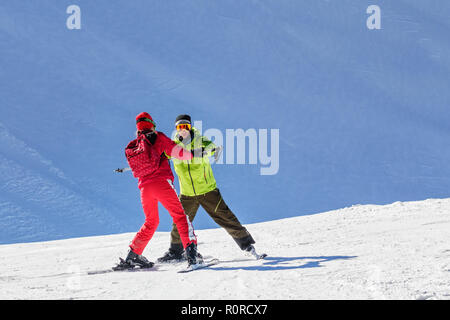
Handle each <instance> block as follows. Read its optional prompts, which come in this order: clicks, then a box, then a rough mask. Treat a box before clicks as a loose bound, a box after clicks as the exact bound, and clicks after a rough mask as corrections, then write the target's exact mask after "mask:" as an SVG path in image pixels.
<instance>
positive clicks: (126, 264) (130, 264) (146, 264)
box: [113, 249, 154, 271]
mask: <svg viewBox="0 0 450 320" xmlns="http://www.w3.org/2000/svg"><path fill="white" fill-rule="evenodd" d="M153 265H154V263H153V262H150V261H148V260H147V258H145V257H144V256H142V255H138V254H137V253H134V252H133V250H131V249H130V251H128V255H127V257H126V258H125V260H123V259H122V258H120V263H119V264H118V265H117V266H115V267H113V270H116V271H117V270H125V269H133V268H135V267H139V268H141V269H144V268H151V267H153Z"/></svg>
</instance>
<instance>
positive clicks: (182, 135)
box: [178, 129, 189, 139]
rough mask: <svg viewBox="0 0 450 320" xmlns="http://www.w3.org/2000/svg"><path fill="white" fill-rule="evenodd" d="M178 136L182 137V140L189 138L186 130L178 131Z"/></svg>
mask: <svg viewBox="0 0 450 320" xmlns="http://www.w3.org/2000/svg"><path fill="white" fill-rule="evenodd" d="M178 134H179V135H180V136H181V137H183V139H184V138H187V137H188V136H189V131H188V130H186V129H181V130H178Z"/></svg>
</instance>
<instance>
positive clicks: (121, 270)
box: [87, 268, 156, 275]
mask: <svg viewBox="0 0 450 320" xmlns="http://www.w3.org/2000/svg"><path fill="white" fill-rule="evenodd" d="M143 271H156V269H154V268H131V269H118V270H114V269H113V268H110V269H104V270H93V271H88V272H87V274H88V275H95V274H103V273H110V272H143Z"/></svg>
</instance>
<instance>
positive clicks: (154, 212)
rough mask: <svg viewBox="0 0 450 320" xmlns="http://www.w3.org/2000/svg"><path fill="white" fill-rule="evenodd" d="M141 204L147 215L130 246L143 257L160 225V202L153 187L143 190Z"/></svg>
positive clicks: (145, 187)
mask: <svg viewBox="0 0 450 320" xmlns="http://www.w3.org/2000/svg"><path fill="white" fill-rule="evenodd" d="M141 203H142V208H143V210H144V214H145V222H144V224H143V225H142V227H141V229H140V230H139V231H138V233H137V234H136V236H135V237H134V239H133V241H132V242H131V244H130V248H131V250H132V251H133V252H134V253H136V254H138V255H141V254H142V252H143V251H144V249H145V247H146V246H147V244H148V242H149V241H150V239H151V238H152V237H153V235H154V233H155V231H156V229H157V228H158V224H159V215H158V201H157V199H156V198H155V196H154V194H153V188H152V187H151V185H149V186H143V187H142V189H141Z"/></svg>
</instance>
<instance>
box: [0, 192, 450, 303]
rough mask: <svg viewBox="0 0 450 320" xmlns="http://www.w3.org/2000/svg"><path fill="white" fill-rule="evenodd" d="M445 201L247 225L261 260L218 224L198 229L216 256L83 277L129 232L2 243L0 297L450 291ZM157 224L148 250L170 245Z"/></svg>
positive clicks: (115, 252) (153, 254)
mask: <svg viewBox="0 0 450 320" xmlns="http://www.w3.org/2000/svg"><path fill="white" fill-rule="evenodd" d="M449 209H450V199H428V200H425V201H416V202H396V203H393V204H390V205H385V206H378V205H357V206H352V207H349V208H344V209H340V210H334V211H330V212H325V213H321V214H315V215H309V216H301V217H295V218H288V219H282V220H275V221H270V222H264V223H258V224H251V225H247V228H248V230H249V231H250V232H251V233H252V235H253V237H254V238H255V239H256V241H257V244H256V249H257V251H258V252H259V253H263V252H265V253H267V254H268V255H269V256H268V257H267V258H266V259H265V260H260V261H256V260H253V259H251V258H250V257H247V256H246V255H244V254H243V252H242V251H240V250H239V249H238V247H237V246H236V244H235V243H234V241H233V240H232V239H231V238H230V237H229V235H228V234H227V233H226V232H225V231H224V230H223V229H208V230H197V231H196V233H197V236H198V240H199V251H200V252H201V253H202V254H203V255H204V256H205V257H207V258H211V257H216V258H219V259H220V260H221V262H220V263H219V264H217V265H215V266H212V267H210V268H208V269H203V270H198V271H194V272H191V273H187V274H179V273H177V272H176V271H178V270H179V269H180V268H183V267H185V264H184V263H178V264H167V265H161V264H159V265H158V264H157V265H156V267H155V268H154V269H153V270H149V271H144V272H116V273H114V272H113V273H105V274H96V275H88V274H87V272H88V271H96V270H103V269H107V268H109V267H111V266H113V265H114V264H115V263H116V262H118V260H119V259H118V258H119V256H122V257H124V255H125V254H126V252H127V246H128V243H129V241H130V240H131V239H132V237H133V236H134V233H127V234H118V235H107V236H97V237H85V238H76V239H66V240H58V241H49V242H36V243H22V244H11V245H2V246H0V287H1V290H0V298H1V299H174V300H178V299H231V300H234V299H239V300H245V299H289V300H291V299H444V300H447V299H450V242H449V240H450V238H449V232H448V231H449V228H450V215H449ZM168 242H169V233H168V232H157V233H156V234H155V236H154V238H153V239H152V240H151V242H150V243H149V245H148V246H147V248H146V250H145V252H144V255H146V256H147V258H149V259H150V260H152V261H155V260H156V258H158V257H159V256H161V255H162V254H163V253H164V252H165V251H166V249H167V248H168Z"/></svg>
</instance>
